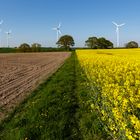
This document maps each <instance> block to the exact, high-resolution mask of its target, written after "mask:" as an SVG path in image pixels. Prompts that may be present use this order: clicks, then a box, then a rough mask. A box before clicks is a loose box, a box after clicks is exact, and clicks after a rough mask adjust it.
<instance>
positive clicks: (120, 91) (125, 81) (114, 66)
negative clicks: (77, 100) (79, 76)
mask: <svg viewBox="0 0 140 140" xmlns="http://www.w3.org/2000/svg"><path fill="white" fill-rule="evenodd" d="M77 57H78V60H79V62H80V65H81V67H82V68H83V70H84V72H85V74H86V76H87V79H88V80H87V85H88V86H89V87H90V89H91V91H90V92H89V93H88V94H89V96H90V97H89V102H90V106H91V110H92V111H93V112H94V111H96V112H98V118H99V120H100V122H101V123H102V124H103V126H104V128H105V130H106V131H107V132H108V133H109V134H110V135H111V136H112V138H113V139H129V140H135V139H138V138H139V137H140V71H139V69H140V50H139V49H134V50H132V49H128V50H125V49H123V50H96V51H95V50H86V51H82V50H80V51H77Z"/></svg>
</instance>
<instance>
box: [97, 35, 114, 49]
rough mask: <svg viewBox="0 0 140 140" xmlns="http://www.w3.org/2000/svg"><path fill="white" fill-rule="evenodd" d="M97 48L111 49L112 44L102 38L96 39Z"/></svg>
mask: <svg viewBox="0 0 140 140" xmlns="http://www.w3.org/2000/svg"><path fill="white" fill-rule="evenodd" d="M98 46H99V48H100V49H111V48H113V43H112V42H111V41H109V40H107V39H105V38H104V37H101V38H99V39H98Z"/></svg>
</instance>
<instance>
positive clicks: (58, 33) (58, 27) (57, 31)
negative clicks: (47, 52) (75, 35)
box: [53, 23, 62, 41]
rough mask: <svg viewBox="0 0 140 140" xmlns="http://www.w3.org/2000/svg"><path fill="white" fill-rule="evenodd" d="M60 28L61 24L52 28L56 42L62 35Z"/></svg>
mask: <svg viewBox="0 0 140 140" xmlns="http://www.w3.org/2000/svg"><path fill="white" fill-rule="evenodd" d="M60 27H61V23H59V25H58V26H57V27H55V28H53V30H55V31H56V41H58V39H59V35H61V34H62V33H61V31H60Z"/></svg>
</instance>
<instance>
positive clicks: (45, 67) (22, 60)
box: [0, 52, 70, 119]
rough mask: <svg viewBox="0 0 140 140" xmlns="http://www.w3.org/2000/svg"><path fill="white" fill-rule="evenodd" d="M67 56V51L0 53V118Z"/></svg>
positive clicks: (53, 70) (68, 54) (52, 71)
mask: <svg viewBox="0 0 140 140" xmlns="http://www.w3.org/2000/svg"><path fill="white" fill-rule="evenodd" d="M69 56H70V53H68V52H51V53H50V52H48V53H26V54H25V53H18V54H14V53H13V54H0V119H2V118H3V117H4V116H5V115H6V114H8V112H9V111H11V109H13V108H14V107H15V106H16V105H17V104H18V103H20V102H21V101H23V100H24V99H25V97H27V95H28V94H29V93H30V92H31V91H32V90H33V89H35V87H37V85H38V84H39V83H41V82H42V81H43V80H44V79H46V78H47V77H49V76H50V75H51V74H52V73H54V72H55V71H56V70H57V69H58V68H59V67H60V66H61V65H62V64H63V63H64V60H65V59H66V58H68V57H69Z"/></svg>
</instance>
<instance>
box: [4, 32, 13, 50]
mask: <svg viewBox="0 0 140 140" xmlns="http://www.w3.org/2000/svg"><path fill="white" fill-rule="evenodd" d="M5 33H6V34H7V47H8V48H9V47H10V46H9V39H10V34H11V33H12V31H11V30H9V31H7V32H5Z"/></svg>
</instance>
